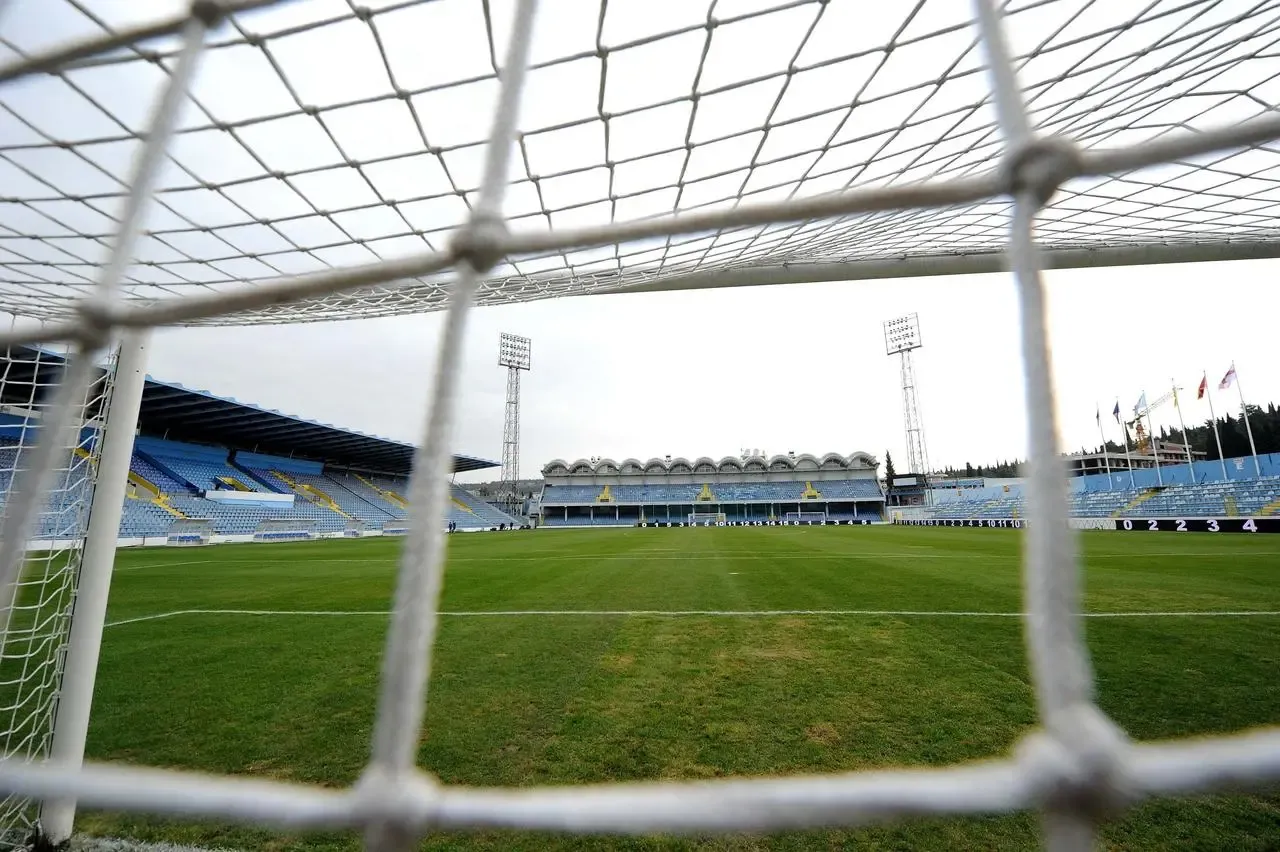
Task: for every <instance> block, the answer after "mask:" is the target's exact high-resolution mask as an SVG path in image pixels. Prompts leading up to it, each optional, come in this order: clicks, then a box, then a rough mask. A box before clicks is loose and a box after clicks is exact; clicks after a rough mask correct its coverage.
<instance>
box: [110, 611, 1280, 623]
mask: <svg viewBox="0 0 1280 852" xmlns="http://www.w3.org/2000/svg"><path fill="white" fill-rule="evenodd" d="M184 615H249V616H315V617H320V618H325V617H328V618H343V617H368V616H387V615H390V612H388V611H387V610H380V609H369V610H329V609H311V610H301V609H179V610H174V611H173V612H160V613H155V614H153V615H140V616H136V617H134V618H124V619H120V620H118V621H110V622H107V623H106V624H105V625H103V626H104V627H121V626H123V625H126V624H137V623H139V622H143V621H159V620H161V619H166V618H177V617H179V616H184ZM439 615H440V616H441V617H442V618H504V617H506V618H523V617H537V616H544V617H562V618H572V617H579V618H584V617H585V618H591V617H635V616H642V617H643V616H649V617H656V618H699V617H701V618H769V617H778V616H873V617H874V616H884V617H891V618H1024V617H1026V615H1027V613H1025V612H994V611H981V610H946V609H944V610H921V609H674V610H669V609H503V610H452V611H442V612H440V613H439ZM1080 615H1081V617H1083V618H1267V617H1276V616H1280V610H1181V611H1179V610H1164V611H1150V612H1148V611H1141V610H1131V611H1125V612H1083V613H1080Z"/></svg>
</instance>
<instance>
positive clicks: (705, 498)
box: [537, 453, 885, 527]
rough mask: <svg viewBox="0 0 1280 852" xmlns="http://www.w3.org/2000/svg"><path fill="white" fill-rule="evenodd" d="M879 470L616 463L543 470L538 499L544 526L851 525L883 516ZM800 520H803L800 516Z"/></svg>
mask: <svg viewBox="0 0 1280 852" xmlns="http://www.w3.org/2000/svg"><path fill="white" fill-rule="evenodd" d="M877 465H878V462H877V461H876V460H875V459H874V458H873V457H871V456H870V455H868V454H866V453H853V454H852V455H849V456H842V455H839V454H838V453H828V454H826V455H824V456H822V457H821V458H819V457H817V456H813V455H808V454H801V455H792V454H788V455H785V456H781V455H780V456H773V457H771V458H768V459H765V458H763V457H744V458H735V457H728V458H723V459H721V460H720V461H719V462H716V461H714V460H712V459H710V458H706V457H702V458H698V459H695V460H694V461H692V462H690V461H688V460H687V459H683V458H674V459H650V460H649V461H648V462H646V463H644V464H641V463H640V461H639V460H638V459H625V460H624V461H623V462H622V464H621V465H619V464H618V463H617V462H614V461H613V460H612V459H598V460H594V461H588V460H586V459H579V460H577V461H575V462H573V463H571V464H570V463H568V462H565V461H564V460H561V459H557V460H555V461H552V462H550V463H548V464H547V465H546V466H545V467H544V468H543V477H544V480H545V481H544V485H543V489H542V493H541V494H540V495H539V499H538V501H537V504H538V506H539V511H540V513H541V514H540V517H541V522H542V523H543V524H544V525H546V526H560V527H565V526H569V527H572V526H633V525H635V524H638V523H641V522H642V521H644V522H685V521H686V520H687V519H688V517H689V515H690V514H691V513H694V512H699V513H711V514H718V513H723V514H724V515H725V520H726V521H728V522H730V523H732V522H735V521H752V520H778V519H782V518H784V517H786V516H787V515H788V513H791V514H792V515H793V516H797V517H804V518H814V517H818V518H822V517H825V518H828V519H831V520H853V519H855V518H869V519H875V520H880V519H882V518H883V516H884V505H885V497H884V494H883V492H882V491H881V489H880V485H879V482H878V480H877V478H876V469H877ZM796 513H803V514H802V515H797V514H796Z"/></svg>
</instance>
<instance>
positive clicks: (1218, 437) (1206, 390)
mask: <svg viewBox="0 0 1280 852" xmlns="http://www.w3.org/2000/svg"><path fill="white" fill-rule="evenodd" d="M1200 381H1201V383H1202V384H1203V385H1204V398H1205V399H1207V400H1209V422H1210V423H1212V424H1213V442H1214V443H1215V444H1217V445H1218V461H1219V462H1221V463H1222V481H1223V482H1226V481H1227V460H1226V458H1224V457H1223V455H1222V436H1221V435H1219V434H1218V415H1216V414H1214V413H1213V394H1212V393H1210V392H1209V371H1208V370H1205V371H1204V378H1202V379H1201V380H1200Z"/></svg>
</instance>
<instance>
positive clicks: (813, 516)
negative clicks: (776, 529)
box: [782, 511, 827, 524]
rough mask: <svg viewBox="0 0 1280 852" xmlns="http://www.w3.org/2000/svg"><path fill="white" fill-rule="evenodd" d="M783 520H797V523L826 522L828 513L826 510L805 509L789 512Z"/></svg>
mask: <svg viewBox="0 0 1280 852" xmlns="http://www.w3.org/2000/svg"><path fill="white" fill-rule="evenodd" d="M782 520H784V521H787V522H790V521H795V522H796V523H801V524H809V523H820V524H825V523H826V522H827V513H826V512H804V511H801V512H787V513H785V514H784V515H783V516H782Z"/></svg>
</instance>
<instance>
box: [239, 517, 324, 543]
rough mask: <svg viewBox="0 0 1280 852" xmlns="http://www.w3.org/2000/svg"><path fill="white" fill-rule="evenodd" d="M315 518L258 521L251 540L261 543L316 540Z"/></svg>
mask: <svg viewBox="0 0 1280 852" xmlns="http://www.w3.org/2000/svg"><path fill="white" fill-rule="evenodd" d="M316 537H317V534H316V520H315V518H269V519H267V520H264V521H259V522H258V526H257V527H256V528H255V529H254V531H253V540H254V541H261V542H278V541H310V540H311V539H313V538H316Z"/></svg>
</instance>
